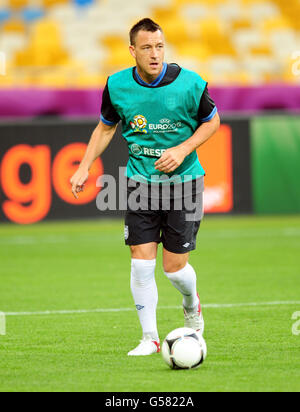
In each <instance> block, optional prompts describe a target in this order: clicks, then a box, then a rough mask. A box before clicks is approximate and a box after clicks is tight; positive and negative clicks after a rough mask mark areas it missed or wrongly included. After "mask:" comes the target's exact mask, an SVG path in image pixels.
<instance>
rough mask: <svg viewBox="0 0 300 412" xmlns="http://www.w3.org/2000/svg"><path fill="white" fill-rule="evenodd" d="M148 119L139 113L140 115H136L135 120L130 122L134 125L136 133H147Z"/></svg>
mask: <svg viewBox="0 0 300 412" xmlns="http://www.w3.org/2000/svg"><path fill="white" fill-rule="evenodd" d="M147 123H148V122H147V119H146V118H145V117H144V116H142V115H141V114H139V115H138V116H135V117H134V119H133V122H130V126H131V127H132V129H133V131H134V133H145V134H147V133H148V132H147V129H146V127H147Z"/></svg>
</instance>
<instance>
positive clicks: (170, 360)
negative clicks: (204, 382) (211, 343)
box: [162, 328, 207, 369]
mask: <svg viewBox="0 0 300 412" xmlns="http://www.w3.org/2000/svg"><path fill="white" fill-rule="evenodd" d="M206 356H207V346H206V342H205V340H204V338H203V337H202V335H200V334H199V333H197V332H196V331H195V330H193V329H190V328H179V329H176V330H173V331H172V332H171V333H169V334H168V336H167V337H166V339H165V340H164V342H163V345H162V357H163V359H164V361H165V362H166V364H167V365H169V367H170V368H171V369H195V368H198V367H199V366H200V365H202V363H203V362H204V361H205V359H206Z"/></svg>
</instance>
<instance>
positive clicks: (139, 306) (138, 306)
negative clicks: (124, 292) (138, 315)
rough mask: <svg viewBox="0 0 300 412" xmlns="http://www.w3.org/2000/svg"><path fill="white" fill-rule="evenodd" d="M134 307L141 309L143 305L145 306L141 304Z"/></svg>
mask: <svg viewBox="0 0 300 412" xmlns="http://www.w3.org/2000/svg"><path fill="white" fill-rule="evenodd" d="M135 307H136V308H137V310H142V309H144V307H145V306H142V305H136V306H135Z"/></svg>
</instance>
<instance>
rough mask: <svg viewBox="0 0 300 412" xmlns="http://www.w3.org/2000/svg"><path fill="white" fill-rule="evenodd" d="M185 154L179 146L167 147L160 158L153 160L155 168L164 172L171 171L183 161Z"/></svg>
mask: <svg viewBox="0 0 300 412" xmlns="http://www.w3.org/2000/svg"><path fill="white" fill-rule="evenodd" d="M186 156H187V153H186V152H185V150H184V149H183V148H182V147H180V146H177V147H172V148H171V149H167V150H166V151H165V152H164V153H163V155H162V156H161V158H160V159H159V160H158V161H157V162H155V169H156V170H159V171H160V172H164V173H172V172H174V170H176V169H177V168H178V167H179V166H180V165H181V164H182V163H183V161H184V159H185V158H186Z"/></svg>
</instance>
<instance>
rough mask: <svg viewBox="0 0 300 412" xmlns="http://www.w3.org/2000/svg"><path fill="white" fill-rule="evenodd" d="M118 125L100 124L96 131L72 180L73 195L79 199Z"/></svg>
mask: <svg viewBox="0 0 300 412" xmlns="http://www.w3.org/2000/svg"><path fill="white" fill-rule="evenodd" d="M116 129H117V125H114V126H107V125H106V124H104V123H103V122H100V123H99V124H98V126H97V127H96V129H95V130H94V132H93V134H92V137H91V140H90V142H89V145H88V147H87V150H86V152H85V155H84V157H83V159H82V162H81V163H80V166H79V168H78V170H77V172H76V173H75V174H74V176H73V177H72V178H71V180H70V183H71V185H72V193H73V195H74V196H75V198H76V199H78V193H79V192H82V191H83V188H84V185H85V183H86V181H87V180H88V177H89V170H90V168H91V167H92V164H93V163H94V161H95V160H96V159H97V157H99V156H101V155H102V153H103V152H104V151H105V149H106V148H107V146H108V145H109V143H110V142H111V140H112V138H113V136H114V134H115V131H116Z"/></svg>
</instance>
